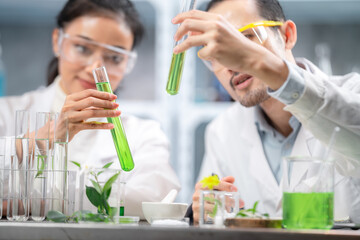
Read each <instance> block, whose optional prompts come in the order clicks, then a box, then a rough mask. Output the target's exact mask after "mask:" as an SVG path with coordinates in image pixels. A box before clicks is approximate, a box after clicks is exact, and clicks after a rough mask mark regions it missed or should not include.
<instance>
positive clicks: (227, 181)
mask: <svg viewBox="0 0 360 240" xmlns="http://www.w3.org/2000/svg"><path fill="white" fill-rule="evenodd" d="M234 181H235V178H234V177H232V176H228V177H224V178H223V179H221V181H220V183H219V185H217V186H214V190H217V191H226V192H236V191H237V188H236V187H235V185H234V184H233V183H234ZM206 189H207V188H203V187H202V183H200V182H198V183H197V184H196V186H195V193H194V195H193V205H192V209H193V214H194V223H198V222H199V216H200V201H199V200H200V191H201V190H206ZM242 205H244V204H243V201H242V200H241V205H240V206H242Z"/></svg>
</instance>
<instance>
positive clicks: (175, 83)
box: [166, 0, 196, 95]
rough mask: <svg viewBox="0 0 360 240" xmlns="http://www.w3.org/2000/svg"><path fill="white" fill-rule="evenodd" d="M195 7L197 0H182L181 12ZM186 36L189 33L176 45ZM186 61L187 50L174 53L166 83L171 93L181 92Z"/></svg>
mask: <svg viewBox="0 0 360 240" xmlns="http://www.w3.org/2000/svg"><path fill="white" fill-rule="evenodd" d="M195 7H196V0H182V1H181V11H180V12H181V13H182V12H187V11H190V10H193V9H195ZM186 38H187V35H185V36H184V37H183V38H182V39H181V40H179V41H177V42H175V45H174V47H175V46H177V45H179V44H180V43H182V42H183V41H185V39H186ZM184 62H185V52H181V53H178V54H175V53H173V56H172V59H171V65H170V70H169V77H168V82H167V84H166V91H167V92H168V93H169V94H170V95H176V94H177V93H178V92H179V87H180V81H181V77H182V72H183V68H184Z"/></svg>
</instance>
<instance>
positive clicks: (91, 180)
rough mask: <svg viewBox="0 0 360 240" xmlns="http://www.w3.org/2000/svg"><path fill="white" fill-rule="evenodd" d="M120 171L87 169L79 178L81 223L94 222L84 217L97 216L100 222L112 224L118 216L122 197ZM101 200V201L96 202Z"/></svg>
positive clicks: (122, 184)
mask: <svg viewBox="0 0 360 240" xmlns="http://www.w3.org/2000/svg"><path fill="white" fill-rule="evenodd" d="M120 174H121V170H120V169H110V168H88V169H85V170H84V171H83V173H82V175H81V176H80V190H79V202H80V203H79V205H80V206H79V209H80V213H85V215H81V216H80V221H81V222H87V221H94V220H93V219H92V218H88V217H87V216H86V215H87V213H88V212H92V213H93V214H97V216H98V217H99V218H101V219H102V222H113V221H114V217H117V216H120V214H121V206H122V203H123V202H122V201H121V199H123V198H124V197H123V196H121V194H124V191H123V190H124V188H123V187H124V186H125V185H124V182H122V181H121V178H120ZM97 199H101V201H99V200H97Z"/></svg>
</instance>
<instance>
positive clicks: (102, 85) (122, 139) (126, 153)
mask: <svg viewBox="0 0 360 240" xmlns="http://www.w3.org/2000/svg"><path fill="white" fill-rule="evenodd" d="M93 75H94V78H95V82H96V87H97V89H98V90H99V91H102V92H108V93H113V91H112V89H111V86H110V83H109V78H108V75H107V73H106V69H105V67H100V68H96V69H94V70H93ZM107 120H108V122H109V123H112V124H114V128H113V129H111V130H110V131H111V135H112V137H113V141H114V144H115V148H116V152H117V155H118V158H119V161H120V165H121V168H122V169H123V170H124V171H127V172H128V171H131V170H132V169H133V168H134V161H133V159H132V155H131V152H130V148H129V144H128V141H127V139H126V135H125V131H124V127H123V125H122V122H121V119H120V117H114V118H107Z"/></svg>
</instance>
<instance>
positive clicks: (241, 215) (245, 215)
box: [236, 212, 248, 217]
mask: <svg viewBox="0 0 360 240" xmlns="http://www.w3.org/2000/svg"><path fill="white" fill-rule="evenodd" d="M236 216H237V217H238V216H240V217H247V216H248V215H247V214H246V213H243V212H238V213H237V214H236Z"/></svg>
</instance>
